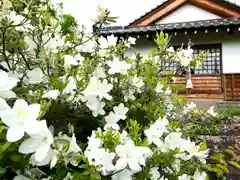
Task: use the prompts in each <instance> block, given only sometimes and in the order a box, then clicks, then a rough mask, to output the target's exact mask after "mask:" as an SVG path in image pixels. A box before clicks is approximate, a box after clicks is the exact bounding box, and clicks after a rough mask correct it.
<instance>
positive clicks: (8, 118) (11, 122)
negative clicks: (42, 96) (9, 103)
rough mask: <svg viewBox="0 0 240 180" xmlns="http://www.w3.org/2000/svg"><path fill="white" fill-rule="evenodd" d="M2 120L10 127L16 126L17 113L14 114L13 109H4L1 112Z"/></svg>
mask: <svg viewBox="0 0 240 180" xmlns="http://www.w3.org/2000/svg"><path fill="white" fill-rule="evenodd" d="M0 117H1V119H2V122H3V123H4V124H6V125H7V126H9V127H12V126H15V125H16V124H17V123H18V122H17V121H16V118H15V114H13V111H12V109H8V110H5V111H2V112H1V113H0Z"/></svg>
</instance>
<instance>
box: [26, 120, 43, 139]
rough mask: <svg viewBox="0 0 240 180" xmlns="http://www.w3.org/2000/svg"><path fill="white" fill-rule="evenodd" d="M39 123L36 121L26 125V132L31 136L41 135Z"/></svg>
mask: <svg viewBox="0 0 240 180" xmlns="http://www.w3.org/2000/svg"><path fill="white" fill-rule="evenodd" d="M39 122H40V121H36V120H34V121H28V122H26V123H24V131H25V132H26V133H27V134H28V135H30V136H33V135H36V134H38V133H40V131H41V127H40V126H39Z"/></svg>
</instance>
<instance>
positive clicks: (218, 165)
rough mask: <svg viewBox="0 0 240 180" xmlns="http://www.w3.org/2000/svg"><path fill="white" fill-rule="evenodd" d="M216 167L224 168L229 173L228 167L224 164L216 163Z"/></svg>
mask: <svg viewBox="0 0 240 180" xmlns="http://www.w3.org/2000/svg"><path fill="white" fill-rule="evenodd" d="M216 167H218V168H220V169H222V170H223V171H224V172H225V173H228V168H227V167H226V166H224V165H222V164H216Z"/></svg>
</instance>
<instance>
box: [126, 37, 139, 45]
mask: <svg viewBox="0 0 240 180" xmlns="http://www.w3.org/2000/svg"><path fill="white" fill-rule="evenodd" d="M136 40H137V39H136V38H133V37H129V38H128V42H129V44H136Z"/></svg>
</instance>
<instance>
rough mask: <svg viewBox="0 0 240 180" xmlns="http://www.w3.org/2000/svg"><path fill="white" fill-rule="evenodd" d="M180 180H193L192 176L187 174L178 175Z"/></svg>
mask: <svg viewBox="0 0 240 180" xmlns="http://www.w3.org/2000/svg"><path fill="white" fill-rule="evenodd" d="M178 180H191V176H188V175H187V174H183V175H181V176H178Z"/></svg>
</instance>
